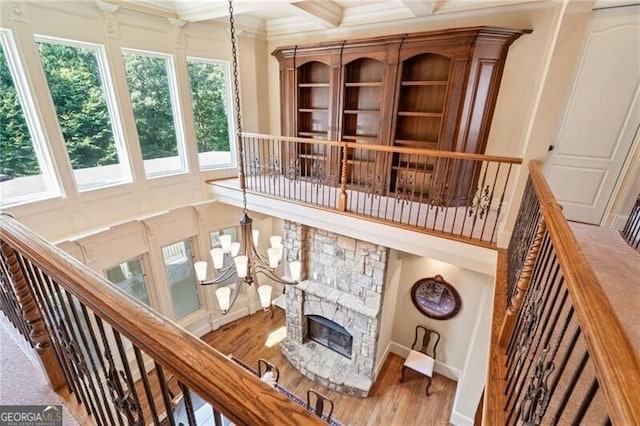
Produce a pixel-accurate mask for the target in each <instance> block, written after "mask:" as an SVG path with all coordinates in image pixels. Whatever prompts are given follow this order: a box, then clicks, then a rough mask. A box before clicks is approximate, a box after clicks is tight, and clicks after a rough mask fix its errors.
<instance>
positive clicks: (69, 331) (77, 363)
mask: <svg viewBox="0 0 640 426" xmlns="http://www.w3.org/2000/svg"><path fill="white" fill-rule="evenodd" d="M52 282H53V285H54V288H55V290H56V294H57V297H58V300H59V302H60V306H61V307H62V311H63V312H64V318H63V324H64V325H65V326H66V327H62V331H63V333H64V334H63V339H64V341H65V350H66V351H69V352H71V357H70V358H71V360H72V361H73V366H74V367H75V371H76V374H77V375H78V378H79V379H80V383H81V384H82V388H83V392H84V394H85V397H86V399H87V401H88V404H89V405H87V407H86V410H87V412H88V413H89V415H92V414H93V413H96V412H97V411H98V410H97V409H96V407H95V401H94V400H93V398H92V395H91V393H90V392H89V389H88V388H89V387H90V384H88V383H87V376H90V375H91V374H90V372H89V369H88V368H87V361H86V360H85V356H84V353H83V352H82V348H81V347H80V346H79V345H78V342H79V341H80V339H78V336H77V333H80V324H75V325H76V326H75V327H74V323H73V321H72V318H74V317H73V315H71V314H70V312H71V305H72V304H73V303H74V301H73V296H71V295H70V294H69V293H68V292H67V291H66V290H64V293H63V291H62V288H61V286H60V284H58V283H57V282H56V281H52ZM65 296H66V297H65ZM69 297H71V298H69ZM67 307H68V308H67ZM76 329H77V330H78V332H77V333H76ZM96 397H97V395H96Z"/></svg>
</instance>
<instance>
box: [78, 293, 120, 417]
mask: <svg viewBox="0 0 640 426" xmlns="http://www.w3.org/2000/svg"><path fill="white" fill-rule="evenodd" d="M80 308H81V310H82V316H83V317H84V320H85V322H86V323H87V324H89V325H90V324H91V320H90V318H89V313H88V312H87V308H86V306H85V305H84V304H81V305H80ZM87 328H88V329H89V337H90V338H91V342H92V344H93V347H94V348H95V349H96V355H97V358H98V362H99V364H100V367H101V368H102V373H103V375H104V377H107V376H108V372H107V368H106V366H105V364H104V359H103V357H102V355H101V354H102V351H101V350H100V345H99V344H98V339H96V334H95V332H94V330H93V327H92V326H89V327H87ZM96 373H97V374H99V373H98V372H96ZM99 389H100V395H101V396H102V400H103V401H104V403H105V406H106V412H107V416H108V417H109V421H110V424H112V425H113V424H115V422H114V419H113V413H112V410H111V408H112V407H111V406H109V405H107V403H108V402H109V400H108V399H107V395H106V394H105V392H104V384H103V383H101V385H100V386H99Z"/></svg>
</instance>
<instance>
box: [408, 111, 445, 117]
mask: <svg viewBox="0 0 640 426" xmlns="http://www.w3.org/2000/svg"><path fill="white" fill-rule="evenodd" d="M398 116H399V117H434V118H440V117H442V113H441V112H419V111H398Z"/></svg>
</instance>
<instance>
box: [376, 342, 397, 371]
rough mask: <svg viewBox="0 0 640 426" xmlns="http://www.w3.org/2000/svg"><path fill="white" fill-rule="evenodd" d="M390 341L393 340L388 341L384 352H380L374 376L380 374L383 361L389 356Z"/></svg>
mask: <svg viewBox="0 0 640 426" xmlns="http://www.w3.org/2000/svg"><path fill="white" fill-rule="evenodd" d="M391 343H393V342H389V344H388V345H387V347H386V348H385V350H384V352H383V353H382V356H381V357H380V359H379V360H378V364H376V375H375V378H378V374H380V370H382V366H383V365H384V362H385V361H386V360H387V357H388V356H389V352H390V351H391Z"/></svg>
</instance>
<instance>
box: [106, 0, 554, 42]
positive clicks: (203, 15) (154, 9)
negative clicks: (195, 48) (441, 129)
mask: <svg viewBox="0 0 640 426" xmlns="http://www.w3.org/2000/svg"><path fill="white" fill-rule="evenodd" d="M106 1H107V2H108V3H111V4H115V5H119V6H120V7H122V8H127V9H133V10H137V11H140V12H146V13H152V14H155V15H160V16H166V17H169V18H175V19H180V20H183V21H186V22H201V21H206V20H226V19H228V16H229V5H228V2H227V1H226V0H106ZM553 1H554V0H235V1H234V4H233V5H234V16H235V17H236V18H237V22H238V24H239V25H243V26H244V27H250V28H255V29H256V30H257V32H259V33H262V34H263V35H264V36H266V37H271V36H279V35H286V34H293V33H299V32H301V31H316V30H331V29H338V28H340V29H343V28H348V27H353V26H359V25H376V24H381V23H387V22H391V21H398V20H405V19H412V18H427V19H428V18H429V17H434V18H435V17H438V16H441V15H445V14H451V13H482V12H484V13H486V12H490V11H491V10H492V9H504V8H518V7H532V6H539V5H545V4H546V5H548V4H550V3H552V2H553Z"/></svg>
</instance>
